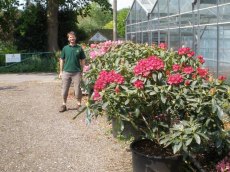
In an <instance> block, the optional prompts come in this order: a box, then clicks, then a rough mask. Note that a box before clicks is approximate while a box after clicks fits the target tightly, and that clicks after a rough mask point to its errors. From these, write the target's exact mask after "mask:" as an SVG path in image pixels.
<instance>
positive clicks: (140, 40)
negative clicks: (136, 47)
mask: <svg viewBox="0 0 230 172" xmlns="http://www.w3.org/2000/svg"><path fill="white" fill-rule="evenodd" d="M141 36H142V34H141V32H137V40H136V43H141V42H142V37H141Z"/></svg>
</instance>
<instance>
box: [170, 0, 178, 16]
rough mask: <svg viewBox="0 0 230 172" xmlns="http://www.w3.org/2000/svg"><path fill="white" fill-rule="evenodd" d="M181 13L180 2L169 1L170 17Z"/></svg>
mask: <svg viewBox="0 0 230 172" xmlns="http://www.w3.org/2000/svg"><path fill="white" fill-rule="evenodd" d="M178 13H179V2H178V0H169V15H174V14H178Z"/></svg>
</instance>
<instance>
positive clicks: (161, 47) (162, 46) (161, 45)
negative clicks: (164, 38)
mask: <svg viewBox="0 0 230 172" xmlns="http://www.w3.org/2000/svg"><path fill="white" fill-rule="evenodd" d="M158 47H159V48H160V49H162V50H166V49H167V48H168V46H167V44H165V43H160V44H159V45H158Z"/></svg>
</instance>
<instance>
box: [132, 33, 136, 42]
mask: <svg viewBox="0 0 230 172" xmlns="http://www.w3.org/2000/svg"><path fill="white" fill-rule="evenodd" d="M131 41H132V42H136V33H131Z"/></svg>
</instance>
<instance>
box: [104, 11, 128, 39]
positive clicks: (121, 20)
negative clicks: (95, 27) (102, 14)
mask: <svg viewBox="0 0 230 172" xmlns="http://www.w3.org/2000/svg"><path fill="white" fill-rule="evenodd" d="M128 13H129V9H128V8H123V9H121V10H119V11H118V14H117V32H118V36H119V37H121V38H124V37H125V20H126V17H127V15H128ZM103 28H105V29H112V28H113V21H110V22H108V23H107V24H106V25H105V26H104V27H103Z"/></svg>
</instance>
